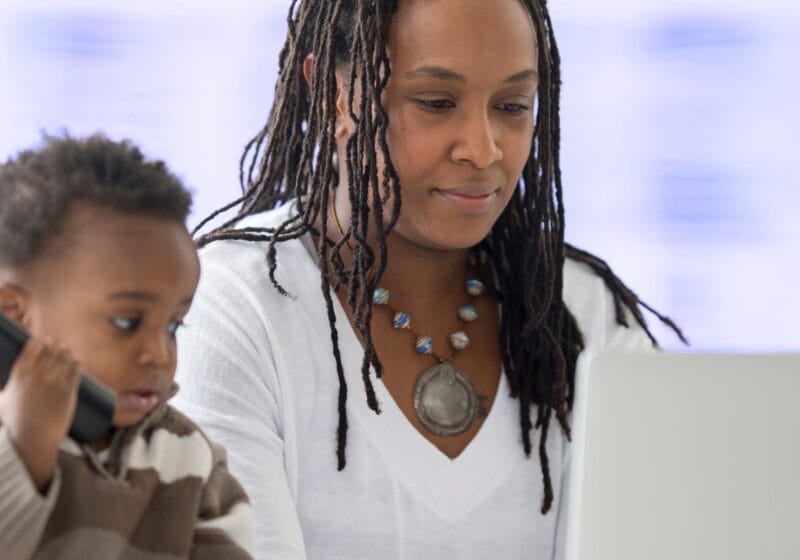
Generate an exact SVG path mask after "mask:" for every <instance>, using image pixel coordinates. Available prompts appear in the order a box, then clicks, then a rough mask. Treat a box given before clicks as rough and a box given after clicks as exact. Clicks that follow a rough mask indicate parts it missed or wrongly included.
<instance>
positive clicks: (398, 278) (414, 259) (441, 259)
mask: <svg viewBox="0 0 800 560" xmlns="http://www.w3.org/2000/svg"><path fill="white" fill-rule="evenodd" d="M386 248H387V252H388V255H389V260H388V263H387V267H386V271H385V272H384V274H383V277H382V278H381V281H380V285H381V286H382V287H384V288H387V289H388V290H389V291H390V292H392V293H393V294H395V295H396V296H400V297H402V298H404V299H405V298H412V299H429V298H441V297H442V296H443V295H444V294H447V293H452V291H453V287H454V286H461V285H462V284H463V282H464V279H465V276H466V271H467V266H468V265H467V260H468V258H467V257H468V250H467V249H457V250H448V251H444V250H432V249H428V248H425V247H420V246H418V245H415V244H414V243H412V242H410V241H408V240H407V239H404V238H402V237H401V236H400V235H398V234H396V233H394V232H393V233H391V234H390V235H389V236H388V237H387V240H386Z"/></svg>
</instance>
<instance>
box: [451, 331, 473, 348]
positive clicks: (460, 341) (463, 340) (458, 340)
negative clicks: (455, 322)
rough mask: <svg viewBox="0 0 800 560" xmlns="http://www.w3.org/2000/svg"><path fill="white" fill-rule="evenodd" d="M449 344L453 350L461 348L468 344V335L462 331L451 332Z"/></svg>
mask: <svg viewBox="0 0 800 560" xmlns="http://www.w3.org/2000/svg"><path fill="white" fill-rule="evenodd" d="M450 346H452V347H453V349H454V350H463V349H464V348H466V347H467V346H469V337H468V336H467V333H465V332H464V331H458V332H454V333H453V334H451V335H450Z"/></svg>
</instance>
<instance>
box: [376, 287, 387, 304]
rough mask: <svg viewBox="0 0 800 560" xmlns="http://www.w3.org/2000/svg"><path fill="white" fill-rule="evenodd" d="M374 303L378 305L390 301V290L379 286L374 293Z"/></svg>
mask: <svg viewBox="0 0 800 560" xmlns="http://www.w3.org/2000/svg"><path fill="white" fill-rule="evenodd" d="M372 303H374V304H376V305H386V304H387V303H389V290H387V289H386V288H377V289H376V290H375V293H373V294H372Z"/></svg>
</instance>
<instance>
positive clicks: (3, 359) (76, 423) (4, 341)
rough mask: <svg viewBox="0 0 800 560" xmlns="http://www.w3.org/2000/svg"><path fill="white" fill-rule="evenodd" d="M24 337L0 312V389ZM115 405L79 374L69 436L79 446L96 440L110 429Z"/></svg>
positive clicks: (110, 395) (110, 393)
mask: <svg viewBox="0 0 800 560" xmlns="http://www.w3.org/2000/svg"><path fill="white" fill-rule="evenodd" d="M28 338H30V337H29V335H28V333H27V332H25V330H24V329H23V328H22V327H20V326H19V325H18V324H17V323H15V322H14V321H12V320H11V319H9V318H8V317H6V316H5V314H3V313H2V312H0V388H3V387H5V384H6V383H7V382H8V378H9V377H10V376H11V368H12V366H13V365H14V362H15V361H16V359H17V356H18V355H19V353H20V351H21V350H22V347H23V346H25V343H26V342H27V341H28ZM116 406H117V397H116V396H115V395H114V392H113V391H111V390H110V389H108V388H107V387H104V386H103V385H101V384H100V383H99V382H97V381H95V380H94V379H92V378H91V377H89V376H88V375H86V374H83V375H81V381H80V387H79V388H78V404H77V406H76V408H75V416H74V417H73V418H72V425H71V426H70V429H69V436H70V437H71V438H72V439H74V440H75V441H78V442H80V443H92V442H95V441H97V440H98V439H100V438H101V437H102V436H103V435H105V434H106V433H108V431H109V430H110V429H111V427H112V424H111V419H112V418H113V416H114V409H115V408H116Z"/></svg>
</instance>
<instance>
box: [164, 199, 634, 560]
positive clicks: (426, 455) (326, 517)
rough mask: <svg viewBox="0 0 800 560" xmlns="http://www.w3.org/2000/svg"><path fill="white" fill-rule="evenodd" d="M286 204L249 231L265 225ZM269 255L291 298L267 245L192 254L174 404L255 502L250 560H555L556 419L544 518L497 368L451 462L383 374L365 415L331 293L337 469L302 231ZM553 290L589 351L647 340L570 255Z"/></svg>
mask: <svg viewBox="0 0 800 560" xmlns="http://www.w3.org/2000/svg"><path fill="white" fill-rule="evenodd" d="M292 208H293V206H292V205H287V206H285V207H282V208H280V209H277V210H274V211H271V212H266V213H263V214H260V215H258V216H254V217H251V218H249V219H248V220H247V221H246V223H245V224H244V225H247V226H256V227H275V226H277V225H279V224H280V223H282V222H283V221H284V220H285V219H286V218H287V217H288V216H289V215H290V214H289V213H290V212H291V211H292ZM277 251H278V269H277V278H278V280H279V282H280V284H281V285H282V286H283V287H285V288H286V289H287V290H288V291H290V292H291V295H292V297H291V298H289V297H284V296H282V295H280V294H279V293H278V292H277V290H275V288H274V287H273V286H272V285H271V284H270V282H269V279H268V270H267V264H266V257H265V255H266V244H264V243H253V242H244V241H224V242H217V243H213V244H211V245H210V246H208V247H207V248H206V249H204V250H203V251H202V252H201V262H202V275H201V281H200V286H199V290H198V292H197V296H196V298H195V302H194V304H193V307H192V310H191V312H190V313H189V316H188V318H187V320H186V322H187V325H188V326H187V328H185V329H184V330H183V331H181V335H180V336H179V341H178V342H179V362H178V381H179V383H180V384H181V391H180V393H179V394H178V396H177V398H176V399H175V400H174V401H173V404H174V405H175V406H176V407H178V408H180V409H182V410H183V411H185V412H186V413H187V414H188V415H189V416H190V417H192V418H193V419H194V420H195V421H197V422H198V423H199V424H200V426H201V427H202V428H203V429H204V430H205V431H206V432H207V433H208V434H209V436H210V437H212V438H213V439H215V440H217V441H218V442H220V443H222V444H223V445H225V447H227V450H228V456H229V462H230V470H231V471H232V473H233V474H234V475H235V476H237V477H238V479H239V480H240V481H241V483H242V484H243V486H244V487H245V489H246V491H247V492H248V494H249V495H250V498H251V501H252V504H253V508H254V513H255V521H256V539H257V549H258V558H259V559H267V558H270V559H272V558H274V559H281V560H289V559H296V558H309V559H313V560H321V559H337V560H338V559H349V560H358V559H370V560H372V559H376V558H380V559H383V560H390V559H409V560H411V559H447V560H452V559H454V558H458V559H470V558H475V559H480V558H486V559H491V560H512V559H517V558H520V559H522V558H527V559H550V558H554V557H559V555H560V554H561V552H560V551H559V550H557V549H558V546H557V544H556V543H557V541H558V540H559V539H558V538H557V530H558V529H559V528H560V525H562V523H560V520H561V519H562V518H563V515H564V511H563V509H564V507H563V503H564V500H562V499H560V497H561V494H562V492H563V482H564V474H565V472H566V467H567V464H568V461H569V459H568V456H569V454H568V446H566V445H565V440H564V438H563V437H562V434H561V432H560V430H559V429H558V427H557V425H556V424H554V425H553V428H552V429H551V430H550V434H549V436H548V441H547V449H548V455H549V458H550V469H551V473H552V477H553V486H554V492H555V496H556V500H555V502H554V507H553V509H552V510H551V512H550V513H548V514H547V515H542V514H541V513H539V508H540V505H541V501H542V477H541V471H540V468H539V461H538V458H537V455H536V454H533V456H532V457H531V458H526V457H525V455H524V453H523V450H522V445H521V439H520V438H521V436H520V427H519V421H518V414H519V413H518V401H517V400H515V399H512V398H511V397H510V396H509V391H508V385H507V383H506V380H505V377H504V376H503V377H502V378H501V381H500V386H499V389H498V393H497V397H496V399H495V401H494V404H493V406H492V408H491V410H490V412H489V415H488V417H487V418H486V419H485V421H484V424H483V426H482V427H481V429H480V431H479V432H478V434H477V436H476V437H475V438H474V439H473V440H472V442H470V444H469V446H468V447H467V448H466V449H465V450H464V451H463V452H462V453H461V454H460V455H459V456H458V457H457V458H455V459H452V460H451V459H449V458H448V457H446V456H445V455H444V454H442V453H441V452H440V451H439V450H438V449H437V448H436V447H434V446H433V445H432V444H431V443H430V442H428V441H427V440H426V439H424V437H423V436H422V435H420V434H419V433H418V432H417V431H416V430H415V429H414V428H413V427H412V425H411V424H410V423H409V422H408V421H407V419H406V418H405V416H403V413H402V412H401V411H400V409H399V408H398V407H397V405H396V404H395V403H394V401H393V400H392V398H391V396H390V395H389V393H388V392H387V390H386V388H385V387H384V385H383V384H382V383H381V382H380V381H377V382H376V383H375V390H376V393H377V396H378V399H379V401H380V403H381V408H382V413H381V414H380V415H376V414H375V413H373V412H372V411H371V410H369V409H368V408H367V405H366V402H365V401H366V399H365V396H364V392H363V384H362V381H361V373H360V372H361V367H360V366H361V359H362V355H363V351H362V347H361V345H360V343H359V341H358V339H357V338H356V335H355V333H354V332H353V330H352V329H351V328H350V326H349V324H348V322H347V318H346V316H345V313H344V311H343V309H342V308H341V306H340V305H339V303H338V300H337V299H336V298H334V303H335V306H336V307H335V311H336V320H337V326H338V331H339V340H340V347H341V352H342V361H343V364H344V368H345V374H346V378H347V383H348V399H347V415H348V421H349V431H348V435H347V451H346V452H347V466H346V468H345V469H344V470H343V471H341V472H339V471H337V470H336V455H335V451H336V423H337V395H338V383H337V376H336V369H335V365H334V360H333V355H332V350H331V338H330V332H329V326H328V319H327V315H326V308H325V303H324V300H323V296H322V293H321V290H320V276H319V270H318V268H317V266H316V262H315V259H314V258H313V257H312V255H311V254H310V253H309V251H308V250H307V248H306V246H305V245H304V243H303V242H302V241H300V240H296V241H288V242H284V243H280V244H278V248H277ZM563 295H564V301H565V302H566V303H567V305H568V307H569V309H570V311H571V312H572V313H573V314H574V316H575V317H576V319H577V321H578V324H579V325H580V328H581V331H582V332H583V334H584V338H585V342H586V345H587V349H586V350H585V351H586V352H593V353H594V352H599V351H602V350H606V349H611V348H614V349H624V348H629V349H643V348H647V347H650V342H649V340H648V339H647V337H646V335H645V333H644V332H643V330H642V329H641V328H639V327H638V326H635V323H634V322H633V321H631V324H632V325H634V326H632V327H631V328H624V327H620V326H619V325H617V324H616V323H615V321H614V313H613V304H612V301H611V296H610V294H609V293H608V291H607V290H606V288H605V287H604V285H603V282H602V280H601V279H600V278H598V277H597V276H596V275H595V274H594V273H593V272H591V271H590V270H589V269H588V267H586V266H584V265H582V264H579V263H576V262H572V261H568V262H567V263H566V264H565V269H564V294H563ZM538 436H539V432H535V433H534V435H533V437H534V438H537V437H538ZM534 443H535V442H534Z"/></svg>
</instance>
